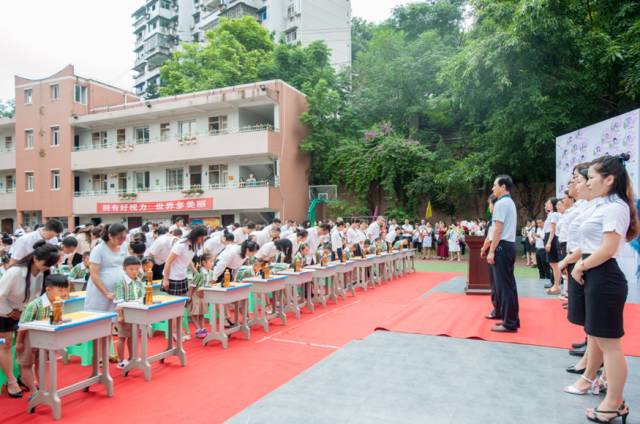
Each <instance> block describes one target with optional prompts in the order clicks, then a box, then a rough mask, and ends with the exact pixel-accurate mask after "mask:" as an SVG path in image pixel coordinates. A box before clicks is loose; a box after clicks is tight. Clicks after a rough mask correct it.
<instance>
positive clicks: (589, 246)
mask: <svg viewBox="0 0 640 424" xmlns="http://www.w3.org/2000/svg"><path fill="white" fill-rule="evenodd" d="M628 160H629V155H628V154H621V155H619V156H615V157H612V156H604V157H601V158H598V159H596V160H594V161H593V162H592V164H591V166H590V167H589V171H588V176H589V179H588V181H587V186H588V187H589V189H591V192H592V193H593V196H594V198H597V197H601V198H603V199H604V201H603V202H601V203H600V204H599V205H598V206H597V207H596V208H595V209H594V211H593V213H592V214H591V216H589V217H588V218H586V219H585V220H584V221H583V222H582V224H581V225H580V235H581V241H580V252H581V254H582V259H581V260H579V261H578V262H577V263H576V265H575V267H574V268H573V272H572V276H573V278H574V279H575V280H576V281H577V282H578V283H581V284H584V291H585V305H586V310H585V312H586V314H585V325H584V329H585V331H586V332H587V335H588V337H589V343H596V344H597V345H598V347H599V348H600V350H601V351H602V352H603V358H602V359H603V360H604V366H605V370H606V372H607V377H608V389H607V395H606V397H605V398H604V400H603V401H602V402H601V403H600V405H598V407H597V408H595V409H588V410H587V418H588V419H589V420H590V421H594V422H610V421H612V420H614V419H615V418H617V417H620V416H621V417H623V421H626V417H627V415H629V408H628V406H627V405H626V404H625V402H624V395H623V391H624V385H625V382H626V380H627V363H626V360H625V358H624V353H623V350H622V346H621V338H622V336H623V335H624V325H623V312H624V304H625V301H626V299H627V290H628V289H627V280H626V278H625V276H624V274H623V273H622V271H621V270H620V267H619V266H618V262H617V261H616V256H617V254H618V250H619V248H620V246H621V245H622V244H623V243H624V242H625V238H626V240H627V241H630V240H632V239H633V238H634V237H635V236H636V235H637V233H638V219H637V211H636V208H635V200H634V198H633V188H632V186H631V182H630V179H629V175H628V174H627V171H626V169H625V166H624V164H625V162H626V161H628ZM597 356H598V355H597V354H592V355H591V356H590V357H589V359H588V361H589V363H592V362H594V361H595V362H596V363H599V362H600V360H601V358H598V357H597Z"/></svg>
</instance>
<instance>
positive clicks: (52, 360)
mask: <svg viewBox="0 0 640 424" xmlns="http://www.w3.org/2000/svg"><path fill="white" fill-rule="evenodd" d="M48 352H49V396H50V398H51V410H52V411H53V418H54V419H56V420H59V419H60V418H62V404H61V402H60V396H58V361H57V359H56V351H55V350H49V351H48Z"/></svg>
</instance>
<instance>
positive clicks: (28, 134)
mask: <svg viewBox="0 0 640 424" xmlns="http://www.w3.org/2000/svg"><path fill="white" fill-rule="evenodd" d="M24 148H25V149H33V130H25V131H24Z"/></svg>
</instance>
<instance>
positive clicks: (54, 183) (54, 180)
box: [51, 169, 60, 190]
mask: <svg viewBox="0 0 640 424" xmlns="http://www.w3.org/2000/svg"><path fill="white" fill-rule="evenodd" d="M51 190H60V170H59V169H52V170H51Z"/></svg>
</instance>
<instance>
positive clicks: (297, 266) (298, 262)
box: [293, 258, 300, 272]
mask: <svg viewBox="0 0 640 424" xmlns="http://www.w3.org/2000/svg"><path fill="white" fill-rule="evenodd" d="M293 270H294V271H295V272H300V258H296V262H295V265H294V268H293Z"/></svg>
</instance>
